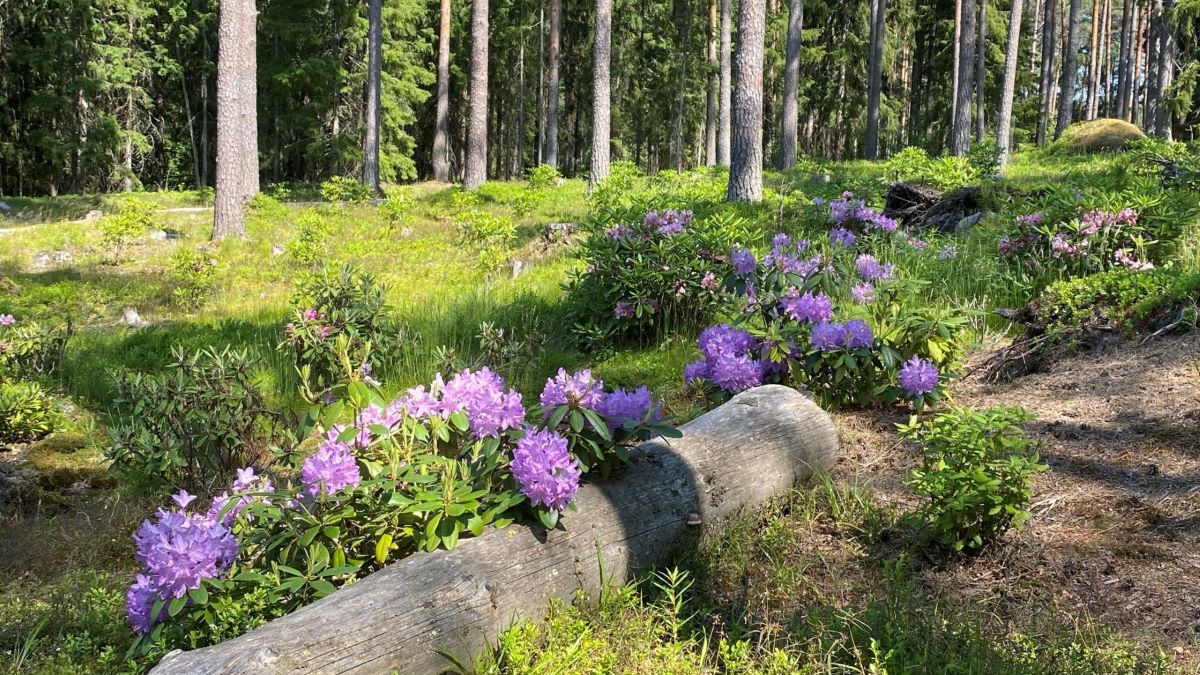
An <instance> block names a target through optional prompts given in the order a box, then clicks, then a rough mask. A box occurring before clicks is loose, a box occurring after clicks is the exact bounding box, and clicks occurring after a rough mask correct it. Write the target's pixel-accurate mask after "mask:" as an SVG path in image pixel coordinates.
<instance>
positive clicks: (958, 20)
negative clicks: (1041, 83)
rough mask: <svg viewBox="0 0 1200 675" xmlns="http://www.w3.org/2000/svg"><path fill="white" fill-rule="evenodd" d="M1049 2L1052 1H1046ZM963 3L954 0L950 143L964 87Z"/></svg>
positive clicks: (961, 0)
mask: <svg viewBox="0 0 1200 675" xmlns="http://www.w3.org/2000/svg"><path fill="white" fill-rule="evenodd" d="M1046 1H1047V2H1049V1H1050V0H1046ZM962 3H963V0H954V63H952V64H951V66H950V71H951V73H952V75H951V77H952V78H953V84H952V85H951V88H950V142H951V144H953V143H954V129H955V128H956V127H957V124H956V123H957V121H958V90H959V88H960V87H961V86H962V83H961V82H959V77H960V76H961V72H962V70H961V69H962Z"/></svg>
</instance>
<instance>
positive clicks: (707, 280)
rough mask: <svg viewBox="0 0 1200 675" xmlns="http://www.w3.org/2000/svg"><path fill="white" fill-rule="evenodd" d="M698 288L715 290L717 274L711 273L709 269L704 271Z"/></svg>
mask: <svg viewBox="0 0 1200 675" xmlns="http://www.w3.org/2000/svg"><path fill="white" fill-rule="evenodd" d="M700 288H703V289H704V290H706V291H712V290H716V288H717V275H715V274H713V273H712V272H711V271H709V272H705V273H704V278H703V279H701V280H700Z"/></svg>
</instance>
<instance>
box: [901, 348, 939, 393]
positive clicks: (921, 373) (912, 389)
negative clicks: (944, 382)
mask: <svg viewBox="0 0 1200 675" xmlns="http://www.w3.org/2000/svg"><path fill="white" fill-rule="evenodd" d="M937 385H938V369H937V368H935V367H934V366H933V364H932V363H930V362H928V361H926V360H925V359H922V358H921V357H919V356H913V357H912V358H911V359H909V360H908V361H907V362H906V363H905V364H904V365H903V366H901V367H900V387H901V388H903V389H904V391H906V392H908V395H909V396H912V397H914V398H915V397H917V396H921V395H924V394H928V393H929V392H931V391H933V390H934V389H936V388H937Z"/></svg>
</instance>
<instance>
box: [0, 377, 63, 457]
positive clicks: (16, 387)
mask: <svg viewBox="0 0 1200 675" xmlns="http://www.w3.org/2000/svg"><path fill="white" fill-rule="evenodd" d="M61 421H62V415H61V414H60V413H59V412H58V410H57V409H56V408H55V407H54V404H53V402H52V401H51V400H50V398H49V397H48V396H47V395H46V393H45V392H44V391H42V388H41V387H40V386H38V385H37V384H36V383H34V382H2V381H0V445H3V444H5V443H27V442H29V441H36V440H37V439H39V438H42V437H43V436H46V435H47V434H49V433H51V432H53V431H54V430H55V429H56V428H57V427H58V426H59V424H60V423H61Z"/></svg>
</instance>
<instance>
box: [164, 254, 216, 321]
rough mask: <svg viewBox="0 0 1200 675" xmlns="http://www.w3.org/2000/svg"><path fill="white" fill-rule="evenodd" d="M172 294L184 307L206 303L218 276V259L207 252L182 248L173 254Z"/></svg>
mask: <svg viewBox="0 0 1200 675" xmlns="http://www.w3.org/2000/svg"><path fill="white" fill-rule="evenodd" d="M171 271H172V277H173V279H172V281H173V282H174V288H172V289H171V295H172V297H174V298H175V301H176V302H178V303H179V304H181V305H183V306H184V307H189V308H192V309H195V308H197V307H199V306H200V305H202V304H204V301H205V300H207V299H208V294H209V292H210V291H211V290H212V286H213V282H214V281H215V280H216V276H217V259H216V258H214V257H212V256H211V255H209V254H208V253H206V252H203V251H197V250H195V249H189V248H181V249H179V250H177V251H175V253H173V254H172V255H171Z"/></svg>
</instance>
